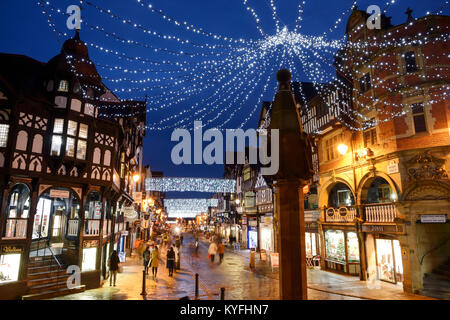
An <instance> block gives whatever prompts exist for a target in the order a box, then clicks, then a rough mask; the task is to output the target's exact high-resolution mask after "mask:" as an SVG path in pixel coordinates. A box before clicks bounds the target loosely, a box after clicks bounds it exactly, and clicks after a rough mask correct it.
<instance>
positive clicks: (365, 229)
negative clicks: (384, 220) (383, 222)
mask: <svg viewBox="0 0 450 320" xmlns="http://www.w3.org/2000/svg"><path fill="white" fill-rule="evenodd" d="M361 230H362V231H363V232H397V227H396V226H375V225H362V229H361Z"/></svg>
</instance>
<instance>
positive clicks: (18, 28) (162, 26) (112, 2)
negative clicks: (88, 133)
mask: <svg viewBox="0 0 450 320" xmlns="http://www.w3.org/2000/svg"><path fill="white" fill-rule="evenodd" d="M91 1H92V2H93V3H95V4H97V5H98V6H99V7H102V8H104V9H111V10H113V11H114V12H117V13H118V14H119V15H120V16H122V17H127V18H132V19H133V21H136V22H137V23H140V24H142V25H145V26H147V27H148V28H151V29H154V30H156V31H158V32H161V33H164V34H172V35H177V36H179V37H180V38H182V39H189V40H191V41H201V42H202V43H204V42H205V37H202V36H198V35H194V34H193V33H191V32H188V31H186V30H183V29H181V28H179V27H175V26H174V25H173V24H171V23H168V22H166V21H164V20H163V19H161V17H160V16H159V15H158V14H155V13H152V12H151V11H150V10H148V9H147V8H142V7H141V6H140V5H139V4H138V2H137V1H136V0H120V1H119V0H107V1H106V0H104V1H100V0H91ZM300 1H301V0H275V3H276V5H277V8H278V17H279V20H280V22H281V26H282V27H283V26H284V25H286V26H287V27H288V29H290V30H292V29H293V28H294V26H295V20H296V18H297V12H298V9H297V8H298V4H299V2H300ZM37 2H38V0H32V1H31V0H2V1H0V15H1V19H0V52H7V53H17V54H24V55H27V56H30V57H32V58H34V59H37V60H40V61H48V60H49V59H51V58H52V57H53V56H55V55H56V54H58V53H59V51H60V49H61V45H62V42H63V41H64V40H65V38H61V39H60V41H58V40H57V37H56V35H55V33H54V32H53V31H52V30H51V28H50V27H49V25H48V23H47V18H46V17H45V16H44V15H43V14H42V9H41V7H40V6H38V4H37ZM50 2H51V4H53V5H54V6H56V7H58V8H60V9H62V10H65V8H67V6H68V5H70V4H79V1H76V0H51V1H50ZM144 2H151V3H152V4H153V6H154V7H155V8H158V9H161V10H163V11H164V12H165V13H166V14H168V15H169V16H172V17H174V18H177V19H179V20H182V21H184V20H186V21H188V22H189V23H191V24H193V25H195V26H199V27H202V28H203V29H204V30H206V31H209V32H213V33H216V34H220V35H224V36H231V37H233V38H244V39H258V38H260V37H261V36H260V34H259V32H258V30H257V28H256V24H255V22H254V20H253V17H252V16H251V14H250V13H249V12H248V11H247V10H246V8H245V6H244V5H243V0H154V1H144ZM352 2H353V1H350V0H307V1H306V6H305V9H304V13H303V23H302V28H301V32H302V33H304V34H309V35H320V34H322V33H323V32H325V31H326V30H328V28H330V27H331V26H333V25H334V23H335V21H336V20H337V19H338V18H340V17H341V16H342V13H343V12H344V11H346V10H347V8H349V7H350V5H351V4H352ZM385 3H386V1H379V0H369V1H359V2H358V8H359V9H361V10H365V9H366V8H367V7H368V6H369V5H372V4H378V5H379V6H380V7H381V8H384V6H385ZM249 4H250V5H251V6H252V7H253V8H254V9H255V10H256V12H257V13H258V15H259V16H260V18H261V25H262V27H263V29H264V30H265V32H266V33H267V34H274V32H275V24H274V21H273V20H272V14H271V10H270V1H269V0H249ZM443 4H444V1H443V0H427V1H422V0H413V1H412V0H408V1H406V0H397V1H396V3H395V4H393V5H392V6H391V7H390V8H389V9H388V11H387V14H388V16H392V23H393V24H400V23H403V22H405V21H406V15H405V14H404V12H405V11H406V8H407V7H408V6H409V7H411V8H412V9H413V10H414V12H413V16H414V17H421V16H423V15H425V13H426V12H427V11H434V10H435V9H437V8H439V7H440V6H442V5H443ZM444 13H446V14H448V7H447V8H446V10H445V11H444ZM82 15H83V19H84V20H85V21H87V22H88V23H91V24H95V25H99V26H102V27H103V28H104V29H105V30H107V31H110V32H116V33H117V34H119V35H122V36H124V37H126V38H127V39H132V40H135V41H140V42H142V43H147V44H150V45H153V46H156V47H161V46H164V47H166V48H168V49H175V50H176V49H179V48H180V46H179V45H178V44H177V43H174V42H173V41H168V40H159V39H155V38H154V37H151V36H149V35H146V34H143V33H142V32H139V31H137V30H136V29H134V28H132V27H129V26H126V25H123V24H122V23H120V22H118V21H115V20H113V19H110V18H109V17H107V16H105V15H102V14H101V13H99V12H97V11H96V10H95V9H94V8H92V7H89V6H86V5H84V8H83V10H82ZM54 18H55V20H54V21H55V23H56V26H57V28H58V29H59V30H61V31H62V32H68V33H69V34H70V35H72V34H73V31H69V30H67V28H66V24H65V19H66V18H65V17H63V16H59V15H57V14H56V16H55V17H54ZM347 18H348V14H347V15H346V16H345V17H344V22H343V23H341V24H339V27H338V29H337V30H335V31H333V33H331V36H330V39H338V38H341V37H342V36H343V34H344V28H345V22H346V19H347ZM81 38H82V40H85V41H88V42H91V43H95V44H99V45H103V46H105V47H107V48H111V49H115V50H118V51H121V52H126V53H127V54H129V55H136V56H141V57H146V58H148V59H155V60H158V61H159V60H161V59H162V58H164V57H166V58H167V57H169V58H170V59H171V60H173V61H176V60H177V59H179V58H176V57H172V56H161V55H158V54H155V53H153V52H152V51H151V50H149V49H146V48H142V47H133V48H130V47H127V46H125V45H123V44H119V43H117V42H114V41H112V40H111V39H107V38H105V35H104V34H102V33H99V32H94V31H91V30H89V29H88V28H86V27H83V26H82V29H81ZM206 42H208V43H220V42H214V41H213V40H208V39H206ZM89 52H90V57H91V59H92V60H93V61H94V63H96V64H97V63H100V64H103V65H106V64H108V65H122V66H126V67H130V68H131V67H133V66H135V67H136V66H139V65H137V64H135V63H130V62H128V61H124V60H119V59H117V58H116V57H114V56H111V55H107V54H104V53H102V52H100V51H98V50H95V49H94V48H90V49H89ZM180 61H181V60H180ZM273 63H277V61H273ZM140 66H142V65H140ZM284 67H287V66H284ZM98 70H99V73H100V75H101V76H102V77H113V78H114V77H117V75H118V73H114V72H110V71H108V70H105V69H101V68H98ZM152 76H153V75H150V77H152ZM136 79H139V78H138V77H136ZM294 80H308V79H294ZM105 83H106V84H107V85H108V86H109V87H111V88H118V87H124V86H125V87H126V86H127V85H128V86H129V87H134V85H129V84H127V83H121V84H111V83H108V81H105ZM275 85H276V83H275V80H274V78H273V83H271V84H270V86H269V88H273V87H274V86H275ZM261 86H262V85H261ZM256 91H258V88H257V89H256ZM259 92H261V90H260V91H259ZM145 93H146V92H145V91H142V90H141V91H137V92H132V93H131V94H126V95H125V94H124V95H121V94H118V95H119V97H121V98H129V97H143V96H144V95H145ZM274 93H275V92H272V91H271V92H269V93H267V94H266V95H265V96H264V100H271V99H272V98H273V95H274ZM199 99H200V97H199ZM256 99H257V96H256V95H255V96H254V97H253V96H252V97H251V98H250V99H249V102H248V103H247V104H246V105H245V107H244V110H250V109H251V108H252V107H253V105H255V101H256ZM149 100H150V101H151V100H152V96H149ZM192 101H194V102H195V100H190V101H189V103H190V104H192V103H193V102H192ZM247 105H248V106H247ZM179 107H180V108H183V107H187V106H183V105H180V106H179ZM246 108H247V109H246ZM245 112H247V113H248V111H243V112H242V113H241V114H240V115H238V116H237V117H236V119H233V121H230V125H231V127H232V126H238V125H239V123H240V121H241V120H242V117H243V116H244V114H245ZM258 115H259V110H257V112H255V114H254V115H253V117H252V119H251V121H250V122H249V123H247V127H254V126H255V125H256V121H257V116H258ZM163 116H165V114H164V113H162V114H161V113H158V112H155V113H152V112H150V113H148V114H147V117H148V122H149V123H151V122H154V121H157V120H158V119H159V118H161V117H163ZM225 119H226V116H225V115H224V117H223V118H222V120H220V121H223V120H225ZM170 134H171V130H169V131H164V132H153V131H148V132H147V136H146V138H145V147H144V150H145V161H146V163H149V164H150V165H151V168H152V169H154V170H162V171H164V174H165V175H167V176H192V177H194V176H200V177H220V176H221V175H222V172H223V166H222V165H215V166H207V165H182V166H176V165H174V164H172V162H171V160H170V151H171V148H172V147H173V146H174V142H171V141H170Z"/></svg>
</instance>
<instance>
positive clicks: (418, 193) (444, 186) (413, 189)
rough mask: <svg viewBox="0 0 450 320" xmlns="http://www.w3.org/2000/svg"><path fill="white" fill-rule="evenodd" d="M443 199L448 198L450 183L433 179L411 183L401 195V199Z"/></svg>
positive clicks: (449, 196) (449, 195) (449, 197)
mask: <svg viewBox="0 0 450 320" xmlns="http://www.w3.org/2000/svg"><path fill="white" fill-rule="evenodd" d="M445 199H450V184H449V183H446V182H441V181H434V180H422V181H415V182H413V183H411V184H410V185H409V186H408V187H407V188H406V189H405V191H404V192H403V195H402V197H401V200H403V201H418V200H445Z"/></svg>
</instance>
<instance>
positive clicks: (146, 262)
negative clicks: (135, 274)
mask: <svg viewBox="0 0 450 320" xmlns="http://www.w3.org/2000/svg"><path fill="white" fill-rule="evenodd" d="M150 258H151V253H150V250H149V248H148V246H147V248H146V249H145V251H144V253H143V254H142V259H143V260H144V268H145V274H146V275H148V265H149V262H150Z"/></svg>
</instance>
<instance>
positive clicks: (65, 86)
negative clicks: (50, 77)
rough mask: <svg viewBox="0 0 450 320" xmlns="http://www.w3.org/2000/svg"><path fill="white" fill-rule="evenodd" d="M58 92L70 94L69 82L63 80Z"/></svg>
mask: <svg viewBox="0 0 450 320" xmlns="http://www.w3.org/2000/svg"><path fill="white" fill-rule="evenodd" d="M58 91H61V92H69V81H67V80H61V81H60V82H59V87H58Z"/></svg>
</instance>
